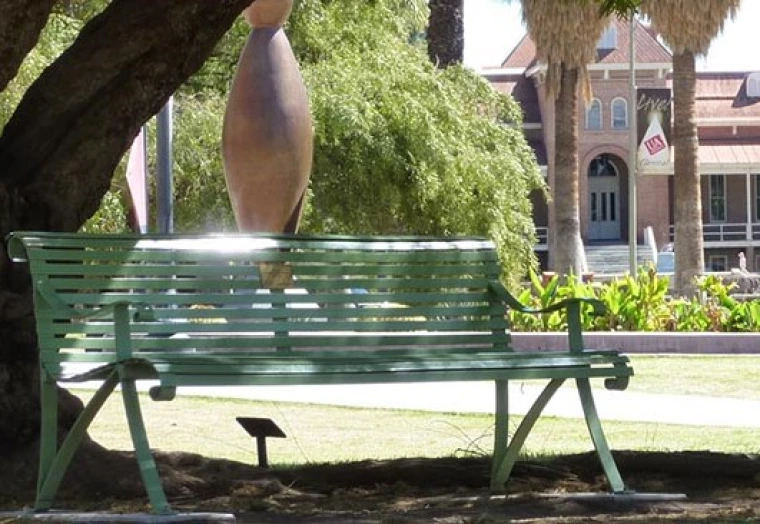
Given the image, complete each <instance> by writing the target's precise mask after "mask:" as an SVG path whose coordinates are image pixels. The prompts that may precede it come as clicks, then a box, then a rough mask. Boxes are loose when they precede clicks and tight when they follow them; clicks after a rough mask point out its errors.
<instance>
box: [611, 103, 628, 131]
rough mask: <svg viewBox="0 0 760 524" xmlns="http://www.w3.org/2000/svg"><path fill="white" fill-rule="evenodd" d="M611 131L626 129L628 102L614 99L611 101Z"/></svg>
mask: <svg viewBox="0 0 760 524" xmlns="http://www.w3.org/2000/svg"><path fill="white" fill-rule="evenodd" d="M611 113H612V129H628V101H627V100H626V99H625V98H616V99H615V100H613V101H612V110H611Z"/></svg>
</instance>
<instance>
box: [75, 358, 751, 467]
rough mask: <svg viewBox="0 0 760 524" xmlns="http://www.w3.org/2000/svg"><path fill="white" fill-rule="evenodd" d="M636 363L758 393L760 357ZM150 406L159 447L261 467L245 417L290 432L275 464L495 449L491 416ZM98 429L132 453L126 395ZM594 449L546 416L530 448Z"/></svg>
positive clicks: (275, 405)
mask: <svg viewBox="0 0 760 524" xmlns="http://www.w3.org/2000/svg"><path fill="white" fill-rule="evenodd" d="M633 365H634V368H635V369H636V373H637V375H636V377H635V378H634V379H633V380H632V381H631V389H632V390H634V391H641V392H648V393H668V394H693V395H712V396H728V397H736V398H753V399H760V357H743V356H739V357H736V356H730V357H726V356H719V357H715V356H710V357H682V356H679V357H663V356H656V357H649V356H634V357H633ZM77 394H78V395H79V396H81V397H82V398H84V399H86V398H89V397H90V396H91V394H92V393H91V392H90V391H86V390H79V391H77ZM142 404H143V412H144V416H145V419H146V424H147V426H148V432H149V436H150V439H151V445H152V447H154V448H157V449H160V450H163V451H186V452H193V453H200V454H202V455H205V456H209V457H219V458H227V459H232V460H238V461H242V462H248V463H256V446H255V442H254V440H253V439H252V438H251V437H249V436H248V434H247V433H246V432H245V431H244V430H243V429H242V428H241V427H240V426H239V425H238V424H237V422H236V421H235V417H238V416H248V417H265V418H271V419H273V420H274V421H275V422H276V423H277V424H278V425H279V426H280V427H281V428H282V429H283V430H284V431H285V433H286V434H287V435H288V438H286V439H269V441H268V448H269V457H270V462H271V463H272V464H303V463H308V462H319V463H321V462H339V461H346V460H360V459H389V458H400V457H440V456H451V455H464V454H468V453H489V452H490V450H491V448H492V439H493V417H492V416H491V415H481V414H453V413H430V412H420V411H409V410H404V411H402V410H391V409H360V408H344V407H334V406H323V405H314V404H298V403H289V402H273V401H249V400H239V399H220V398H204V397H192V396H182V395H180V396H178V398H177V399H176V400H175V401H172V402H152V401H150V400H149V399H148V398H147V397H146V398H144V401H143V403H142ZM750 415H751V414H748V416H750ZM751 416H756V415H751ZM519 421H520V417H517V416H515V417H513V418H512V420H511V422H512V424H511V425H512V426H513V427H516V425H517V424H518V423H519ZM604 427H605V430H606V433H607V437H608V439H609V440H610V444H611V445H612V447H613V449H618V450H622V449H631V450H649V451H687V450H713V451H722V452H739V453H757V452H759V451H760V439H759V438H758V433H757V429H752V428H721V427H703V426H684V425H672V424H663V423H654V422H615V421H605V422H604ZM90 433H91V435H92V436H93V437H94V438H95V440H97V441H98V442H100V443H101V444H103V445H105V446H106V447H109V448H114V449H131V442H130V440H129V433H128V431H127V426H126V420H125V419H124V415H123V408H122V406H121V402H120V399H119V397H118V395H115V396H114V397H112V398H111V399H110V400H109V401H108V402H107V404H106V406H105V408H104V409H103V411H102V412H101V413H100V414H99V415H98V417H97V418H96V420H95V422H94V424H93V427H92V430H91V432H90ZM590 449H591V444H590V440H589V437H588V432H587V430H586V427H585V424H584V422H583V421H582V420H579V419H565V418H554V417H543V418H541V419H540V420H539V422H538V423H537V425H536V427H535V428H534V430H533V432H532V433H531V436H530V437H529V439H528V441H527V443H526V447H525V452H526V453H528V454H531V455H552V454H558V453H573V452H582V451H588V450H590Z"/></svg>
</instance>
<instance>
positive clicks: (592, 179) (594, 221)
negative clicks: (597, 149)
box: [588, 155, 620, 240]
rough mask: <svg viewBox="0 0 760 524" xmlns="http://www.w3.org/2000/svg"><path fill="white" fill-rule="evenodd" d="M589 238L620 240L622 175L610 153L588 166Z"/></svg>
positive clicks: (599, 157) (600, 156) (597, 158)
mask: <svg viewBox="0 0 760 524" xmlns="http://www.w3.org/2000/svg"><path fill="white" fill-rule="evenodd" d="M588 188H589V212H590V215H591V216H590V217H589V218H590V220H589V230H588V239H589V240H620V177H619V176H618V171H617V167H615V164H614V162H612V160H611V159H610V157H609V155H599V156H598V157H596V158H595V159H594V160H592V161H591V164H590V165H589V168H588Z"/></svg>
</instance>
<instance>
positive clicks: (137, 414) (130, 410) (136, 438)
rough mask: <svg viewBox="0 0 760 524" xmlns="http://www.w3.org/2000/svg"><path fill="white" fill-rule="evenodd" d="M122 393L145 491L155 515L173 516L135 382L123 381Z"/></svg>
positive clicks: (132, 380)
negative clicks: (146, 427) (154, 456)
mask: <svg viewBox="0 0 760 524" xmlns="http://www.w3.org/2000/svg"><path fill="white" fill-rule="evenodd" d="M121 393H122V398H123V400H124V409H125V411H126V413H127V422H128V423H129V432H130V434H131V435H132V443H133V444H134V446H135V454H136V455H137V464H138V466H139V467H140V475H141V476H142V480H143V484H144V485H145V491H146V492H147V493H148V499H149V500H150V504H151V506H152V507H153V513H157V514H162V515H167V514H171V513H172V510H171V507H170V506H169V503H168V502H167V500H166V495H165V494H164V489H163V487H162V486H161V478H160V477H159V476H158V468H157V467H156V461H155V460H154V459H153V455H152V454H151V452H150V445H149V444H148V434H147V432H146V431H145V424H144V422H143V417H142V411H141V410H140V399H139V397H138V395H137V386H136V385H135V380H134V379H130V378H124V379H122V381H121Z"/></svg>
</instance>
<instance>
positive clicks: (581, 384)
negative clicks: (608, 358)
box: [575, 378, 629, 493]
mask: <svg viewBox="0 0 760 524" xmlns="http://www.w3.org/2000/svg"><path fill="white" fill-rule="evenodd" d="M575 384H576V386H577V387H578V393H579V394H580V396H581V405H582V406H583V413H584V414H585V416H586V426H587V427H588V432H589V434H590V435H591V440H592V441H593V442H594V447H595V448H596V454H597V455H598V456H599V460H600V461H601V463H602V469H603V470H604V474H605V475H606V476H607V480H608V481H609V483H610V487H611V488H612V491H613V492H614V493H626V492H628V491H629V490H628V489H627V488H626V487H625V483H624V482H623V477H622V476H621V475H620V471H618V467H617V464H616V463H615V458H614V457H613V456H612V452H611V451H610V446H609V444H608V443H607V437H605V436H604V431H603V430H602V423H601V421H600V420H599V414H598V413H597V411H596V403H595V402H594V394H593V392H592V391H591V383H590V382H589V379H588V378H576V379H575Z"/></svg>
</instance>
